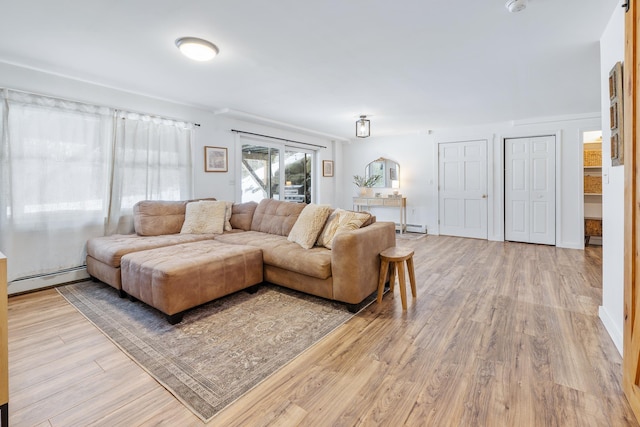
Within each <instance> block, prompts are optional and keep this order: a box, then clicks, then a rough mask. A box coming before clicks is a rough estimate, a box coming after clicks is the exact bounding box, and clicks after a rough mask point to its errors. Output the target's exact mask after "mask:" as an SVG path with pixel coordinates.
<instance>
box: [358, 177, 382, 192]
mask: <svg viewBox="0 0 640 427" xmlns="http://www.w3.org/2000/svg"><path fill="white" fill-rule="evenodd" d="M378 181H380V175H371V176H369V177H364V176H360V175H354V176H353V183H354V184H355V185H356V186H357V187H358V188H359V189H360V195H361V196H368V197H371V195H372V194H373V190H372V187H374V186H375V185H376V184H377V183H378Z"/></svg>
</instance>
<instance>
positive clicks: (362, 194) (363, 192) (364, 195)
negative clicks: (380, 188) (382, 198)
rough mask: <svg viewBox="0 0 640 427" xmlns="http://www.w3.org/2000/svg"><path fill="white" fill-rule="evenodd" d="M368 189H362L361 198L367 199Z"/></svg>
mask: <svg viewBox="0 0 640 427" xmlns="http://www.w3.org/2000/svg"><path fill="white" fill-rule="evenodd" d="M367 190H368V188H367V187H360V196H362V197H367Z"/></svg>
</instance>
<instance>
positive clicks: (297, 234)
mask: <svg viewBox="0 0 640 427" xmlns="http://www.w3.org/2000/svg"><path fill="white" fill-rule="evenodd" d="M330 212H331V207H329V205H315V204H309V205H307V206H305V207H304V209H302V212H300V216H298V219H297V220H296V223H295V224H293V227H292V228H291V231H290V232H289V236H288V237H287V240H289V241H290V242H295V243H297V244H299V245H300V246H302V247H303V248H305V249H311V248H312V247H313V245H314V244H315V242H316V240H317V239H318V234H320V232H321V231H322V228H323V227H324V223H325V222H326V221H327V217H328V216H329V213H330Z"/></svg>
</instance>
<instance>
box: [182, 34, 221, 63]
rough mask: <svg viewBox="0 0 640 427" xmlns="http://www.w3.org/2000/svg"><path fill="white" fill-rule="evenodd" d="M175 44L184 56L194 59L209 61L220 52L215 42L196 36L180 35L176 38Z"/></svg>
mask: <svg viewBox="0 0 640 427" xmlns="http://www.w3.org/2000/svg"><path fill="white" fill-rule="evenodd" d="M176 46H177V47H178V49H180V52H182V54H183V55H184V56H186V57H187V58H189V59H193V60H194V61H210V60H212V59H213V58H214V57H215V56H216V55H217V54H218V53H219V52H220V50H219V49H218V46H216V45H215V44H213V43H211V42H210V41H207V40H204V39H199V38H197V37H181V38H179V39H178V40H176Z"/></svg>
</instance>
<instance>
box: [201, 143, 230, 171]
mask: <svg viewBox="0 0 640 427" xmlns="http://www.w3.org/2000/svg"><path fill="white" fill-rule="evenodd" d="M227 170H228V158H227V149H226V148H224V147H204V171H205V172H227Z"/></svg>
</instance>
